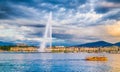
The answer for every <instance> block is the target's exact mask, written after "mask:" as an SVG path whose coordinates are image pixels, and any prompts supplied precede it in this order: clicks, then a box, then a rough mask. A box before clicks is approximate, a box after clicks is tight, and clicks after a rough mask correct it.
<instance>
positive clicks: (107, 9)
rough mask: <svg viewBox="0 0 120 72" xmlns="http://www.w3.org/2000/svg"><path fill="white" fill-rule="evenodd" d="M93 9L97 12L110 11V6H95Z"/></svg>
mask: <svg viewBox="0 0 120 72" xmlns="http://www.w3.org/2000/svg"><path fill="white" fill-rule="evenodd" d="M95 11H96V12H97V13H107V12H109V11H110V8H106V7H96V8H95Z"/></svg>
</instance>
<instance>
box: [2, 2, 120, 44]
mask: <svg viewBox="0 0 120 72" xmlns="http://www.w3.org/2000/svg"><path fill="white" fill-rule="evenodd" d="M51 11H52V12H53V21H52V27H53V43H54V45H55V44H56V45H59V44H60V45H61V44H63V45H65V44H66V45H69V44H79V43H86V42H92V41H99V40H105V41H109V42H115V41H118V40H117V39H115V36H116V37H119V34H120V33H119V23H120V22H119V20H120V2H119V1H118V0H101V1H99V0H7V1H4V0H0V41H12V42H18V43H19V42H26V43H32V44H34V43H36V42H38V43H39V42H40V41H42V36H43V34H44V30H45V25H46V23H47V20H48V15H49V12H51ZM115 22H116V23H115ZM111 23H114V24H111ZM106 26H107V27H106ZM111 28H112V29H114V30H111ZM106 31H107V32H106ZM113 36H114V37H113Z"/></svg>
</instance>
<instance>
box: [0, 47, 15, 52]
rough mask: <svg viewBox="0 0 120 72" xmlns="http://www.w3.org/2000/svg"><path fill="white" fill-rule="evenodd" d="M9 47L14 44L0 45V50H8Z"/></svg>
mask: <svg viewBox="0 0 120 72" xmlns="http://www.w3.org/2000/svg"><path fill="white" fill-rule="evenodd" d="M11 47H14V46H0V50H5V51H9V50H10V48H11Z"/></svg>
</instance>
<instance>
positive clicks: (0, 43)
mask: <svg viewBox="0 0 120 72" xmlns="http://www.w3.org/2000/svg"><path fill="white" fill-rule="evenodd" d="M11 45H16V44H15V43H12V42H3V41H0V46H11Z"/></svg>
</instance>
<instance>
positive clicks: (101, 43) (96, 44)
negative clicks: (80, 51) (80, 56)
mask: <svg viewBox="0 0 120 72" xmlns="http://www.w3.org/2000/svg"><path fill="white" fill-rule="evenodd" d="M107 46H113V44H111V43H108V42H105V41H97V42H91V43H86V44H81V45H76V47H107Z"/></svg>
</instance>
